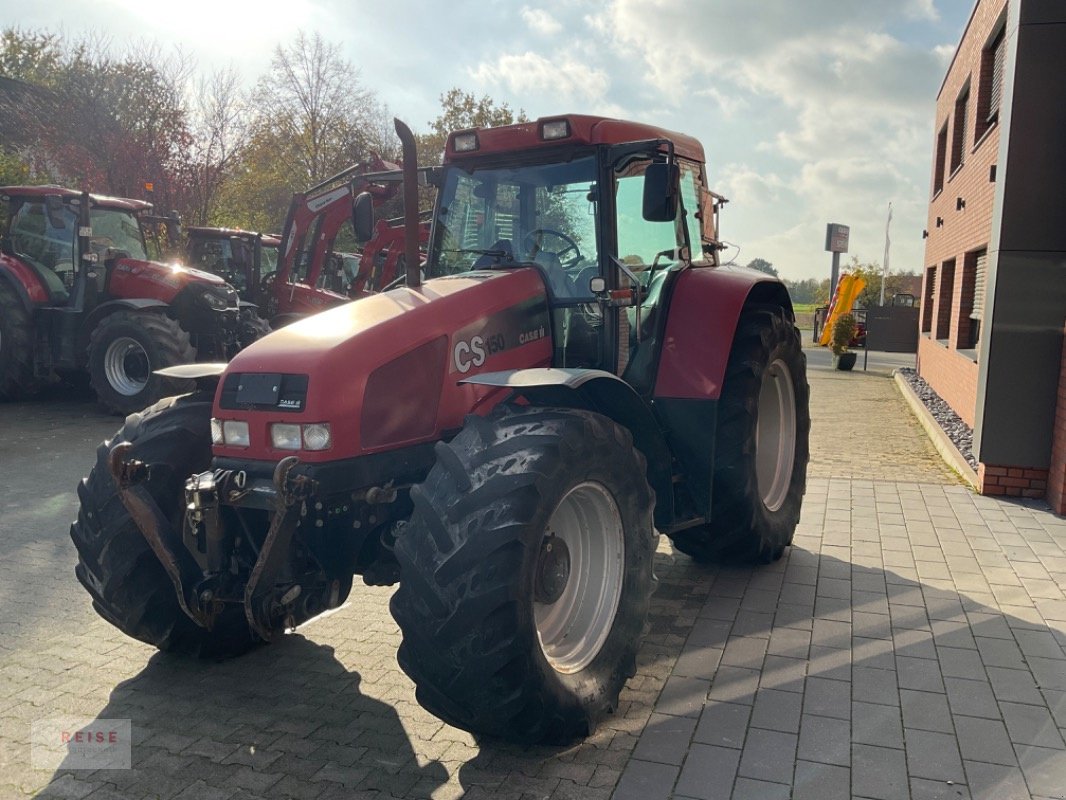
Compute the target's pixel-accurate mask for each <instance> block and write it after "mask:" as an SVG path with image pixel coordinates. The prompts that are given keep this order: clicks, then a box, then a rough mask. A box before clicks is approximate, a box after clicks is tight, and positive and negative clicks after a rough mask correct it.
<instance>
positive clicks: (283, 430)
mask: <svg viewBox="0 0 1066 800" xmlns="http://www.w3.org/2000/svg"><path fill="white" fill-rule="evenodd" d="M270 443H271V444H272V445H274V447H275V448H276V449H278V450H299V449H300V426H299V425H292V424H290V423H287V422H275V423H274V424H273V425H271V426H270Z"/></svg>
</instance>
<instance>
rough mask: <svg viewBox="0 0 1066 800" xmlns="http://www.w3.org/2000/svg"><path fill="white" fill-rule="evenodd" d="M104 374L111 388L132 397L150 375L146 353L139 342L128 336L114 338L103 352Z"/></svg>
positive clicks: (142, 386)
mask: <svg viewBox="0 0 1066 800" xmlns="http://www.w3.org/2000/svg"><path fill="white" fill-rule="evenodd" d="M142 374H143V375H142ZM104 375H105V376H106V377H107V382H108V383H109V384H110V385H111V388H112V389H114V390H115V391H116V392H118V393H119V394H121V395H125V396H126V397H132V396H133V395H135V394H138V393H140V392H141V391H143V390H144V387H145V386H147V385H148V378H149V376H150V375H151V372H150V370H149V362H148V353H147V352H145V349H144V348H143V347H142V346H141V343H140V342H138V341H137V340H136V339H133V338H131V337H129V336H122V337H119V338H118V339H115V341H113V342H111V344H109V345H108V346H107V352H106V353H104Z"/></svg>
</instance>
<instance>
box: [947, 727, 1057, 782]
mask: <svg viewBox="0 0 1066 800" xmlns="http://www.w3.org/2000/svg"><path fill="white" fill-rule="evenodd" d="M955 732H956V735H957V736H958V740H959V750H960V751H961V753H962V757H963V758H964V759H966V760H967V761H985V762H987V763H989V764H1003V765H1005V766H1008V767H1010V766H1014V765H1015V764H1017V763H1018V762H1017V759H1016V758H1015V756H1014V747H1013V746H1011V742H1010V737H1009V736H1007V729H1006V727H1004V725H1003V723H1002V722H1000V721H999V720H998V719H982V718H980V717H962V716H958V715H956V716H955ZM1064 785H1066V784H1064Z"/></svg>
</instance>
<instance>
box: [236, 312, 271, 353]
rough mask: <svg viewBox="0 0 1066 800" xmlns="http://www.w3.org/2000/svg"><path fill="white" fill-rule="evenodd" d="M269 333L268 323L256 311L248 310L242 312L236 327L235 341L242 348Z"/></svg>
mask: <svg viewBox="0 0 1066 800" xmlns="http://www.w3.org/2000/svg"><path fill="white" fill-rule="evenodd" d="M269 333H270V323H269V322H267V321H266V320H265V319H263V318H262V317H261V316H259V312H258V311H255V312H251V311H249V312H246V313H244V314H243V316H242V317H241V320H240V324H239V325H238V327H237V342H238V343H239V344H240V346H241V349H242V350H243V349H244V348H245V347H247V346H248V345H250V344H251V343H252V342H257V341H259V340H260V339H262V338H263V337H264V336H266V335H267V334H269Z"/></svg>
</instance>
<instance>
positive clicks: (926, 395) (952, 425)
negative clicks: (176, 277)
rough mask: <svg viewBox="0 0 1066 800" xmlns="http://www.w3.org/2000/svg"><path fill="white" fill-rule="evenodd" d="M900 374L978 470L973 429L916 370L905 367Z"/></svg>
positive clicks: (970, 463)
mask: <svg viewBox="0 0 1066 800" xmlns="http://www.w3.org/2000/svg"><path fill="white" fill-rule="evenodd" d="M899 373H900V375H902V376H903V377H904V378H905V379H906V381H907V383H909V384H910V385H911V388H912V389H914V393H915V394H917V395H918V397H919V398H920V399H921V401H922V402H923V403H924V404H925V407H926V408H928V409H929V413H930V414H932V415H933V419H935V420H936V423H937V425H939V426H940V428H941V430H943V431H944V433H946V434H947V436H948V438H949V439H951V443H952V444H954V445H955V447H956V448H958V451H959V452H960V453H962V457H963V458H965V459H966V463H968V464H969V465H970V466H971V467H973V468H974V469H975V470H976V469H977V459H976V458H974V455H973V428H971V427H970V426H969V425H967V424H966V423H965V422H963V421H962V420H961V419H960V418H959V415H958V414H956V413H955V412H954V411H953V410H952V408H951V406H949V405H948V404H947V403H946V402H944V400H943V398H941V397H940V395H938V394H937V393H936V392H934V391H933V387H931V386H930V385H929V384H928V383H926V382H925V379H924V378H922V377H920V376H919V375H918V373H917V372H916V371H915V370H913V369H911V368H910V367H903V368H902V369H900V370H899Z"/></svg>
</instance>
